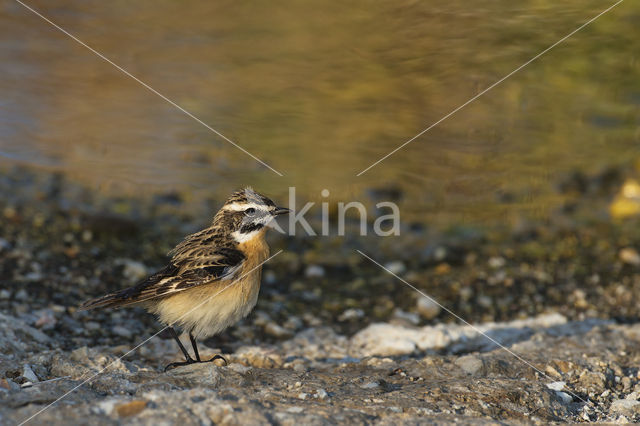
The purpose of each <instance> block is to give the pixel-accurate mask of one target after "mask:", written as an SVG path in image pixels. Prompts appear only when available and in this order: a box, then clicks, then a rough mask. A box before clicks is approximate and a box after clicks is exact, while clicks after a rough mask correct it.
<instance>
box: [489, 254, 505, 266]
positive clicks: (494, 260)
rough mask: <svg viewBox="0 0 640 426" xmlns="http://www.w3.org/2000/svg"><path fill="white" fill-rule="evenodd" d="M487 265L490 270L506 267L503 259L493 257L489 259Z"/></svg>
mask: <svg viewBox="0 0 640 426" xmlns="http://www.w3.org/2000/svg"><path fill="white" fill-rule="evenodd" d="M488 264H489V266H490V267H491V268H493V269H498V268H502V267H503V266H504V265H506V264H507V261H506V260H505V259H504V257H500V256H493V257H490V258H489V261H488Z"/></svg>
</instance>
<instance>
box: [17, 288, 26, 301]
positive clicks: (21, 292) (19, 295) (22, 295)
mask: <svg viewBox="0 0 640 426" xmlns="http://www.w3.org/2000/svg"><path fill="white" fill-rule="evenodd" d="M15 298H16V299H17V300H29V293H27V290H25V289H24V288H21V289H20V290H18V292H17V293H16V295H15Z"/></svg>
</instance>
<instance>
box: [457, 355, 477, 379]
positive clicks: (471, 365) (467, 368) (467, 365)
mask: <svg viewBox="0 0 640 426" xmlns="http://www.w3.org/2000/svg"><path fill="white" fill-rule="evenodd" d="M455 364H456V365H457V366H458V367H460V368H461V369H462V371H464V372H465V373H467V374H471V375H473V374H476V373H478V372H479V371H480V370H482V367H483V366H484V363H483V362H482V359H480V358H478V357H477V356H474V355H466V356H463V357H460V358H458V359H457V360H456V361H455Z"/></svg>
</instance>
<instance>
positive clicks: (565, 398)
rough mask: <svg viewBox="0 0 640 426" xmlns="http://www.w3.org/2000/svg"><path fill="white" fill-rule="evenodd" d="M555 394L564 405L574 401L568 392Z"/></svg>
mask: <svg viewBox="0 0 640 426" xmlns="http://www.w3.org/2000/svg"><path fill="white" fill-rule="evenodd" d="M555 394H556V396H557V397H558V398H560V401H562V403H563V404H569V403H570V402H572V401H573V397H572V396H571V395H569V394H568V393H566V392H555Z"/></svg>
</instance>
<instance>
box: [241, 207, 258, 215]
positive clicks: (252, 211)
mask: <svg viewBox="0 0 640 426" xmlns="http://www.w3.org/2000/svg"><path fill="white" fill-rule="evenodd" d="M244 212H245V214H254V213H255V212H256V209H254V208H253V207H249V208H248V209H246V210H245V211H244Z"/></svg>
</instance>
